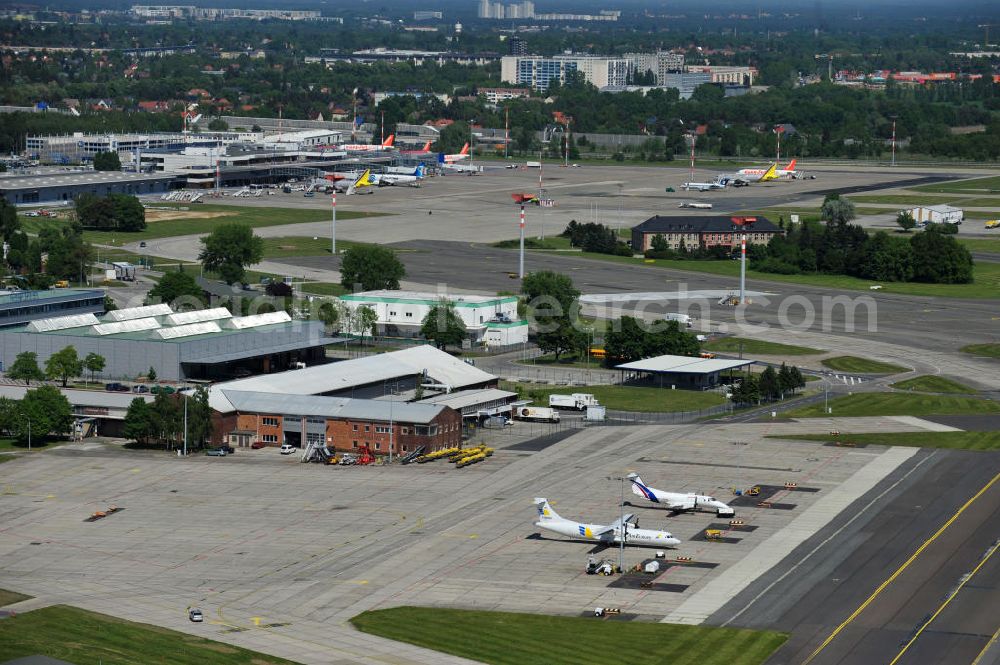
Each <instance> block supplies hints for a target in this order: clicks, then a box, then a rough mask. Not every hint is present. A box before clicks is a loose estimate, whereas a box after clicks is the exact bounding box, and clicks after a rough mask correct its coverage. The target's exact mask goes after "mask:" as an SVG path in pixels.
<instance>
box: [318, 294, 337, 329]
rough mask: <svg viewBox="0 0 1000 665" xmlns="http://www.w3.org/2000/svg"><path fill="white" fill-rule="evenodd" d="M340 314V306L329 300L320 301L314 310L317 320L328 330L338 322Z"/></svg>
mask: <svg viewBox="0 0 1000 665" xmlns="http://www.w3.org/2000/svg"><path fill="white" fill-rule="evenodd" d="M340 314H341V312H340V308H339V307H338V306H337V305H336V304H334V303H332V302H330V301H327V302H324V303H322V304H321V305H320V306H319V308H318V309H317V310H316V315H317V316H318V317H319V320H320V321H322V322H323V325H325V326H326V327H327V328H329V329H330V330H333V329H334V327H335V326H336V325H337V323H339V322H340Z"/></svg>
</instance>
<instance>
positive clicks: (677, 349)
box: [604, 316, 701, 367]
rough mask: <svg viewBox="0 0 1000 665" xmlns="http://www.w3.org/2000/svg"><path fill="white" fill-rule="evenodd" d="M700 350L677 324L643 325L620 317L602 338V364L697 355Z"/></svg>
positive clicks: (690, 334) (698, 344)
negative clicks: (655, 357)
mask: <svg viewBox="0 0 1000 665" xmlns="http://www.w3.org/2000/svg"><path fill="white" fill-rule="evenodd" d="M699 351H701V344H700V343H699V342H698V337H697V336H696V335H694V334H693V333H689V332H687V331H686V330H684V329H683V328H681V326H680V324H679V323H678V322H677V321H666V320H664V321H657V322H655V323H653V324H651V325H650V324H647V323H646V322H645V321H643V320H641V319H637V318H635V317H632V316H623V317H621V319H619V320H618V321H617V322H616V323H615V325H614V326H613V327H612V329H611V330H609V331H608V332H607V333H605V335H604V352H605V358H604V362H605V364H606V365H607V366H608V367H614V366H615V365H619V364H621V363H627V362H632V361H634V360H641V359H643V358H652V357H653V356H662V355H672V356H697V355H698V353H699Z"/></svg>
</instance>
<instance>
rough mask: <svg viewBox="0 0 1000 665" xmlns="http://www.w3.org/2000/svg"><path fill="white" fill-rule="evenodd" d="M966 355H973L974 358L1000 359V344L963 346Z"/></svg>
mask: <svg viewBox="0 0 1000 665" xmlns="http://www.w3.org/2000/svg"><path fill="white" fill-rule="evenodd" d="M962 351H963V352H964V353H971V354H972V355H974V356H985V357H986V358H1000V344H969V345H968V346H963V347H962Z"/></svg>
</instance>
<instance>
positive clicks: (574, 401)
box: [549, 393, 600, 411]
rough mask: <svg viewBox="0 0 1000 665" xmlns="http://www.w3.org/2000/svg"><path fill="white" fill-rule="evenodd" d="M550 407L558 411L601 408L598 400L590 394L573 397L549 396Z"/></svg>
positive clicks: (573, 395)
mask: <svg viewBox="0 0 1000 665" xmlns="http://www.w3.org/2000/svg"><path fill="white" fill-rule="evenodd" d="M549 406H550V407H553V408H556V409H575V410H577V411H583V410H584V409H586V408H587V407H588V406H600V402H598V401H597V398H596V397H594V396H593V395H591V394H590V393H573V394H572V395H556V394H553V395H549Z"/></svg>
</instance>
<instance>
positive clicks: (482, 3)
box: [477, 0, 490, 18]
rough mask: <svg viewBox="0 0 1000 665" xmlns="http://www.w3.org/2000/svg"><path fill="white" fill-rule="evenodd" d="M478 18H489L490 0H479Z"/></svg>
mask: <svg viewBox="0 0 1000 665" xmlns="http://www.w3.org/2000/svg"><path fill="white" fill-rule="evenodd" d="M477 15H478V16H479V18H490V0H479V13H478V14H477Z"/></svg>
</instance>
